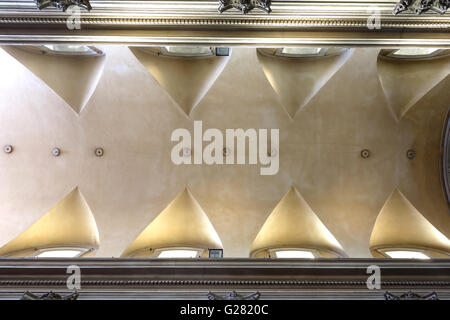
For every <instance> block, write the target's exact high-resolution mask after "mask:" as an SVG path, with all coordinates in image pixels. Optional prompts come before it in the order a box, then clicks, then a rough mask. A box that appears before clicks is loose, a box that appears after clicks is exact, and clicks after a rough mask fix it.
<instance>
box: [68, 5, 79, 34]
mask: <svg viewBox="0 0 450 320" xmlns="http://www.w3.org/2000/svg"><path fill="white" fill-rule="evenodd" d="M66 12H67V13H68V14H69V17H68V18H67V20H66V26H67V29H69V30H80V29H81V9H80V7H78V6H70V7H69V8H67V11H66Z"/></svg>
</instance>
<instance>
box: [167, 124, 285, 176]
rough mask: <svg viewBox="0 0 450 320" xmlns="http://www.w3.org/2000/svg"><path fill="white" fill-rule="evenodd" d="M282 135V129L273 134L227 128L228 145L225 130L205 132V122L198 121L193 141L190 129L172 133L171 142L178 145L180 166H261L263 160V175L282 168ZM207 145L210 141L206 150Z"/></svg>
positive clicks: (176, 159) (174, 154) (176, 154)
mask: <svg viewBox="0 0 450 320" xmlns="http://www.w3.org/2000/svg"><path fill="white" fill-rule="evenodd" d="M279 136H280V134H279V129H270V135H269V130H268V129H258V130H257V129H247V130H244V129H226V130H225V137H226V142H225V143H224V135H223V133H222V131H220V130H219V129H215V128H210V129H207V130H205V132H203V123H202V121H194V137H193V140H192V136H191V132H190V131H189V130H188V129H185V128H178V129H175V130H174V131H173V132H172V136H171V141H174V142H178V143H177V144H176V145H175V146H174V147H173V148H172V152H171V159H172V162H173V163H174V164H176V165H181V164H185V165H190V164H192V163H193V164H203V163H204V164H207V165H221V164H238V165H245V164H250V165H257V164H258V161H259V164H260V165H261V168H260V174H261V175H275V174H277V173H278V169H279V154H280V153H279V150H278V146H279ZM247 141H248V145H247ZM203 142H209V143H208V144H207V145H206V146H205V148H203ZM235 142H236V144H235ZM269 144H270V148H269ZM192 145H193V147H194V153H193V155H192V152H191V150H192ZM234 150H235V152H233V151H234ZM247 150H248V152H247ZM234 154H236V161H235V157H234ZM247 155H248V161H247ZM192 156H193V158H194V159H193V161H192ZM224 158H225V160H224ZM263 166H264V167H263Z"/></svg>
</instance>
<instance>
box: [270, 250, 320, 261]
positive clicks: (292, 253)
mask: <svg viewBox="0 0 450 320" xmlns="http://www.w3.org/2000/svg"><path fill="white" fill-rule="evenodd" d="M275 255H276V257H277V258H284V259H290V258H293V259H314V255H313V253H312V252H311V251H301V250H280V251H276V252H275Z"/></svg>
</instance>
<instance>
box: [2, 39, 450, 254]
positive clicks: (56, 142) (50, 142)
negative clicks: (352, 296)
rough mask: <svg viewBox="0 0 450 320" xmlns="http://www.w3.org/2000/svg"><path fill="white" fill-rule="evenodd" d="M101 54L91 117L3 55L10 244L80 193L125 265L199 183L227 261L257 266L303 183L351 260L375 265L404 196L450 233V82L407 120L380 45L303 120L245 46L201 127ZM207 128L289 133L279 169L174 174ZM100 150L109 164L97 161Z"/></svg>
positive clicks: (128, 55)
mask: <svg viewBox="0 0 450 320" xmlns="http://www.w3.org/2000/svg"><path fill="white" fill-rule="evenodd" d="M99 49H101V50H102V51H103V52H104V53H105V54H106V61H105V65H104V69H103V72H102V75H101V77H100V79H99V81H98V85H97V87H96V89H95V91H94V92H93V94H92V96H91V98H90V99H89V101H88V102H87V104H86V105H85V107H84V108H83V109H82V110H81V112H80V113H79V114H76V113H75V112H73V110H72V109H71V108H70V106H69V105H67V103H66V102H65V101H64V100H63V99H62V98H60V97H59V96H58V95H57V94H56V93H55V92H54V91H53V90H52V89H51V88H49V87H48V86H47V85H46V84H45V83H44V82H43V81H42V80H41V79H40V78H38V76H36V75H35V74H33V73H32V72H31V71H29V70H28V69H27V68H26V67H25V66H24V65H22V64H21V63H19V62H18V61H16V60H15V59H14V58H12V57H11V56H9V55H8V54H7V53H6V52H4V51H1V50H0V66H1V68H0V70H1V73H0V145H1V146H3V145H7V144H10V145H13V147H14V151H13V152H12V153H10V154H6V153H4V152H0V216H1V220H0V221H1V223H0V245H4V244H6V243H7V242H9V241H10V240H12V239H13V238H15V237H16V236H18V235H19V234H21V233H22V232H23V231H24V230H26V229H27V228H28V227H29V226H30V225H32V224H33V223H34V222H35V221H37V220H38V219H39V218H41V217H42V216H43V215H44V214H45V213H46V212H48V211H49V210H50V209H51V208H53V207H54V206H55V205H56V204H57V203H58V202H59V201H61V200H62V199H63V198H64V197H65V195H67V194H68V193H69V192H70V191H71V190H73V189H74V187H76V186H78V188H79V190H80V191H81V192H82V194H83V196H84V198H85V200H86V202H87V204H88V205H89V208H90V209H91V211H92V214H93V216H94V217H95V221H96V224H97V227H98V231H99V235H100V244H99V251H98V252H97V256H100V257H112V256H114V257H118V256H120V254H121V253H122V252H123V251H124V250H125V249H126V248H127V247H128V246H129V245H130V243H132V241H133V240H134V239H136V238H137V237H138V235H139V234H140V233H141V232H142V231H143V230H144V229H145V228H146V227H147V226H148V225H149V223H151V221H153V219H154V218H156V217H157V216H158V215H159V213H160V212H161V211H162V210H163V209H164V208H166V207H167V205H168V204H169V203H170V202H171V201H172V200H173V199H174V198H175V197H176V196H177V195H178V194H179V193H180V192H181V191H182V190H183V189H184V188H185V187H186V186H187V187H189V189H190V191H191V193H192V195H193V196H194V197H195V199H196V200H197V201H198V203H199V205H200V206H201V208H202V209H203V210H204V212H205V213H206V215H207V217H208V218H209V220H210V222H211V224H212V225H213V226H214V229H215V230H216V231H217V234H218V235H219V237H220V239H221V241H222V243H223V247H224V256H225V257H248V255H249V251H250V246H251V244H252V242H253V240H254V239H255V237H256V235H257V233H258V231H259V230H260V229H261V227H262V225H263V224H264V222H265V221H266V219H267V217H268V216H269V214H270V213H271V212H272V210H273V209H274V208H275V206H276V205H277V204H278V203H279V202H280V200H281V199H282V198H283V196H284V195H285V194H286V193H287V192H288V190H289V188H290V187H291V186H294V187H295V188H296V189H297V190H298V191H299V193H300V194H301V195H302V197H303V198H304V199H305V201H306V202H307V203H308V205H309V206H310V207H311V209H312V210H313V211H314V213H315V214H316V215H317V217H318V218H319V219H320V220H321V221H322V222H323V224H324V225H325V226H326V228H327V229H328V230H329V231H330V232H331V233H332V234H333V235H334V236H335V238H336V239H337V241H339V243H340V244H341V245H342V247H343V249H344V251H345V252H346V253H347V254H348V255H349V256H350V257H370V252H369V239H370V235H371V232H372V229H373V226H374V224H375V220H376V218H377V216H378V213H379V212H380V210H381V208H382V207H383V204H384V203H385V202H386V200H387V199H388V197H389V195H390V194H391V193H392V191H393V190H394V189H395V188H398V189H399V190H400V191H401V192H402V193H403V194H404V195H405V196H406V197H407V198H408V200H409V201H410V202H411V204H412V205H414V207H415V208H417V210H418V211H419V212H420V213H421V214H422V215H423V216H424V217H425V218H426V219H427V220H428V221H429V222H430V223H431V224H433V226H435V227H436V228H437V229H438V230H439V231H440V232H442V233H443V234H444V235H446V236H447V237H449V236H450V215H449V213H448V209H447V203H446V200H445V197H444V194H443V191H442V186H441V180H440V179H441V175H440V169H439V161H440V139H441V131H442V128H443V124H444V120H445V116H446V112H447V109H448V107H449V104H450V103H449V102H450V90H449V89H450V77H448V76H447V77H446V78H445V79H443V80H442V81H440V82H439V83H437V84H436V85H435V86H434V87H433V88H432V89H430V90H429V91H428V92H427V93H426V94H424V96H423V97H422V98H421V99H419V100H418V101H417V103H416V104H415V105H414V106H412V107H411V108H409V109H408V111H407V113H406V114H405V115H404V116H403V117H402V119H401V120H400V121H396V119H395V117H394V116H393V114H392V112H391V110H390V108H389V107H388V104H387V101H386V97H385V94H384V92H383V88H382V86H381V84H380V80H379V77H378V70H377V56H378V53H379V49H375V48H358V49H355V50H354V52H353V53H352V55H351V57H349V59H348V60H347V61H346V62H345V64H343V65H342V66H341V68H340V69H339V70H338V71H337V72H336V73H335V74H334V75H333V76H332V77H331V78H330V79H329V80H328V81H327V82H326V83H325V84H324V85H323V86H322V87H321V88H320V90H319V91H318V92H317V93H316V94H315V95H314V96H313V97H312V98H311V99H310V100H309V102H308V103H307V104H306V105H305V106H304V107H303V108H301V109H300V110H299V111H298V112H297V114H296V115H295V117H294V118H293V119H291V118H290V116H289V115H288V114H287V113H286V111H285V109H284V108H283V107H282V105H281V103H280V101H281V100H282V99H280V97H279V96H277V93H276V92H275V91H274V90H273V89H272V87H271V85H270V83H269V81H268V80H267V78H266V76H265V74H264V71H263V69H262V66H261V64H260V63H259V61H258V58H257V55H256V49H255V48H233V51H232V55H231V57H230V59H229V61H228V63H227V65H226V66H225V68H224V69H223V71H222V73H221V74H220V76H218V78H217V79H216V80H215V82H214V83H213V84H212V86H211V88H210V89H209V90H208V92H207V93H206V94H205V96H204V97H203V98H202V99H201V101H200V102H199V103H198V104H197V106H196V107H195V109H193V110H192V112H191V114H190V118H188V117H186V115H185V114H184V113H183V111H182V110H181V109H180V108H179V107H178V106H177V105H176V104H175V102H174V101H173V99H172V98H171V97H170V96H169V94H168V93H167V92H166V91H165V90H164V88H162V87H161V86H160V85H159V84H158V82H157V81H156V80H155V79H154V78H153V77H152V75H151V74H150V73H149V72H148V71H147V70H146V69H145V67H144V66H143V65H142V64H141V63H140V62H139V61H138V60H137V59H136V57H135V56H134V55H133V54H132V52H131V51H130V50H129V48H128V47H126V46H99ZM417 77H420V73H417ZM296 89H297V90H299V91H301V90H302V88H301V87H299V88H296ZM194 120H202V121H203V127H204V129H206V128H218V129H220V130H225V129H227V128H230V129H234V128H244V129H248V128H256V129H259V128H278V129H279V130H280V144H279V150H278V153H279V157H280V160H279V161H280V168H279V171H278V173H277V174H276V175H270V176H262V175H260V171H259V169H260V166H259V165H206V164H203V165H180V166H177V165H175V164H173V163H172V161H171V157H170V155H171V150H172V148H173V146H174V145H175V142H171V134H172V132H173V130H175V129H177V128H187V129H189V130H190V131H191V132H192V131H193V129H192V128H193V121H194ZM54 147H58V148H60V149H61V155H60V156H59V157H55V156H53V155H52V152H51V150H52V149H53V148H54ZM97 147H102V148H103V149H104V155H103V157H97V156H96V155H95V153H94V150H95V148H97ZM362 149H369V150H370V152H371V155H370V157H369V158H367V159H363V158H362V157H361V156H360V152H361V150H362ZM408 149H414V150H415V151H416V154H417V156H416V158H415V159H414V160H409V159H408V158H407V157H406V152H407V150H408ZM418 236H420V235H418Z"/></svg>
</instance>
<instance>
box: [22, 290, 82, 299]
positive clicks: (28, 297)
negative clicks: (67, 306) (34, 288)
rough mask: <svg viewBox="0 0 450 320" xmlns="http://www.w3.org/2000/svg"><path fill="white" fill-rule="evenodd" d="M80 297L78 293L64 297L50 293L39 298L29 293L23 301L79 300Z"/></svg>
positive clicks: (24, 296) (23, 297)
mask: <svg viewBox="0 0 450 320" xmlns="http://www.w3.org/2000/svg"><path fill="white" fill-rule="evenodd" d="M78 296H79V294H78V293H77V292H74V293H72V294H69V295H66V296H62V295H60V294H57V293H54V292H52V291H50V292H49V293H45V294H43V295H41V296H39V295H36V294H33V293H31V292H29V291H27V292H25V293H24V295H23V296H22V299H21V300H77V299H78Z"/></svg>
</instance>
